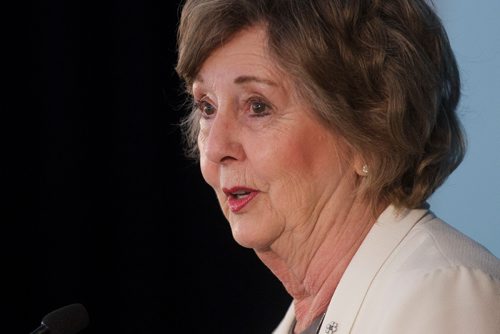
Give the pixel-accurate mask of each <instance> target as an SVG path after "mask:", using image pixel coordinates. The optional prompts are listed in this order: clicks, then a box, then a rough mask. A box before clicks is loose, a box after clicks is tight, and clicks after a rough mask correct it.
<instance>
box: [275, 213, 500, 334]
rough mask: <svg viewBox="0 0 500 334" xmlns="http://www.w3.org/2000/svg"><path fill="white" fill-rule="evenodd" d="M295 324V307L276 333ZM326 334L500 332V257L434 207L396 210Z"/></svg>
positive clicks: (360, 261) (348, 278)
mask: <svg viewBox="0 0 500 334" xmlns="http://www.w3.org/2000/svg"><path fill="white" fill-rule="evenodd" d="M498 237H499V238H500V236H498ZM293 320H294V309H293V304H292V305H291V306H290V308H289V309H288V311H287V313H286V315H285V318H284V319H283V320H282V321H281V323H280V324H279V326H278V327H277V328H276V329H275V331H274V332H273V334H287V333H289V330H290V326H291V325H292V322H293ZM319 333H321V334H334V333H335V334H347V333H352V334H448V333H449V334H500V260H499V259H498V258H496V257H495V256H494V255H492V254H491V253H490V252H489V251H488V250H487V249H485V248H484V247H483V246H481V245H479V244H478V243H476V242H475V241H473V240H471V239H470V238H468V237H466V236H465V235H463V234H462V233H460V232H459V231H457V230H455V229H454V228H453V227H451V226H449V225H448V224H446V223H444V222H443V221H441V220H440V219H438V218H436V217H435V216H434V215H433V214H432V213H431V212H430V211H428V210H426V209H418V210H403V211H402V212H400V213H399V214H398V213H397V212H396V210H395V209H394V207H393V206H389V207H388V208H387V209H386V210H385V211H384V212H383V213H382V214H381V216H380V217H379V219H378V220H377V222H376V223H375V225H374V226H373V227H372V229H371V230H370V232H369V233H368V235H367V237H366V238H365V240H364V241H363V243H362V244H361V247H360V248H359V249H358V251H357V252H356V254H355V256H354V257H353V259H352V260H351V262H350V264H349V266H348V267H347V269H346V271H345V273H344V275H343V276H342V278H341V280H340V282H339V285H338V286H337V289H336V290H335V293H334V294H333V297H332V299H331V301H330V304H329V306H328V309H327V312H326V315H325V318H324V320H323V323H322V325H321V328H320V330H319Z"/></svg>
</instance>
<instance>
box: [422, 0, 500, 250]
mask: <svg viewBox="0 0 500 334" xmlns="http://www.w3.org/2000/svg"><path fill="white" fill-rule="evenodd" d="M435 5H436V7H437V9H438V13H439V15H440V17H441V19H442V21H443V23H444V26H445V28H446V29H447V32H448V36H449V38H450V41H451V45H452V48H453V50H454V52H455V56H456V58H457V62H458V65H459V67H460V72H461V79H462V99H461V102H460V105H459V109H458V113H459V115H460V118H461V120H462V123H463V125H464V128H465V130H466V133H467V137H468V142H469V148H468V152H467V155H466V157H465V159H464V161H463V163H462V164H461V165H460V166H459V167H458V169H457V170H456V171H455V172H454V173H453V174H452V175H451V176H450V177H449V178H448V180H447V181H446V183H445V184H444V185H443V186H442V187H441V188H440V189H439V190H438V191H437V192H436V193H435V194H434V195H433V196H432V197H431V199H430V201H429V202H430V204H431V209H432V210H433V211H434V212H435V213H436V214H437V215H438V216H440V217H441V218H442V219H444V220H445V221H447V222H448V223H449V224H451V225H453V226H455V227H456V228H457V229H459V230H461V231H462V232H464V233H465V234H467V235H469V236H470V237H472V238H473V239H475V240H477V241H479V242H480V243H482V244H483V245H484V246H486V248H488V249H489V250H490V251H491V252H492V253H493V254H495V255H496V256H497V257H500V1H499V0H476V1H471V0H437V1H435Z"/></svg>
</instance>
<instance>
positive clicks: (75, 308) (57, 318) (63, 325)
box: [31, 304, 89, 334]
mask: <svg viewBox="0 0 500 334" xmlns="http://www.w3.org/2000/svg"><path fill="white" fill-rule="evenodd" d="M88 324H89V315H88V313H87V310H86V309H85V307H84V306H83V305H82V304H71V305H66V306H63V307H61V308H59V309H57V310H55V311H52V312H50V313H49V314H47V315H46V316H45V317H43V319H42V324H41V325H40V327H38V328H37V329H35V330H34V331H33V332H31V334H77V333H78V332H79V331H81V330H82V329H84V328H85V327H87V325H88Z"/></svg>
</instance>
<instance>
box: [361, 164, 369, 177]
mask: <svg viewBox="0 0 500 334" xmlns="http://www.w3.org/2000/svg"><path fill="white" fill-rule="evenodd" d="M361 170H362V171H363V174H365V175H368V165H366V164H364V165H363V168H362V169H361Z"/></svg>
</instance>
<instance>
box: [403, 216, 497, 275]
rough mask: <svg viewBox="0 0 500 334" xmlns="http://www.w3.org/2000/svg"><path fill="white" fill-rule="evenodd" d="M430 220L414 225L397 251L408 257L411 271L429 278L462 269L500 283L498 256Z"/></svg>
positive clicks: (456, 232) (446, 225)
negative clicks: (440, 273) (418, 272)
mask: <svg viewBox="0 0 500 334" xmlns="http://www.w3.org/2000/svg"><path fill="white" fill-rule="evenodd" d="M429 216H430V217H429ZM428 217H429V218H428V219H422V220H421V221H420V222H418V223H417V224H415V226H414V227H413V228H412V229H411V231H410V232H409V233H408V235H407V236H406V237H405V238H404V240H403V241H402V242H401V244H400V247H399V248H400V249H399V250H398V251H399V252H400V253H402V254H404V253H405V251H406V252H407V253H408V254H407V258H406V259H405V262H406V265H405V266H406V267H408V269H410V268H411V269H413V270H419V271H420V272H421V273H422V274H426V273H427V274H430V273H433V272H435V271H445V270H450V271H453V270H457V269H459V268H461V269H468V270H470V271H472V272H482V273H484V274H485V275H488V276H491V278H492V279H496V280H498V281H500V260H499V259H498V258H497V257H496V256H495V255H493V254H492V253H491V252H490V251H489V250H488V249H486V248H485V247H484V246H482V245H481V244H479V243H478V242H476V241H475V240H473V239H471V238H469V237H468V236H466V235H465V234H463V233H461V232H460V231H458V230H457V229H455V228H453V227H452V226H450V225H448V224H447V223H445V222H444V221H442V220H441V219H439V218H437V217H435V216H434V215H433V214H432V213H429V215H428ZM412 267H413V268H412Z"/></svg>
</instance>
